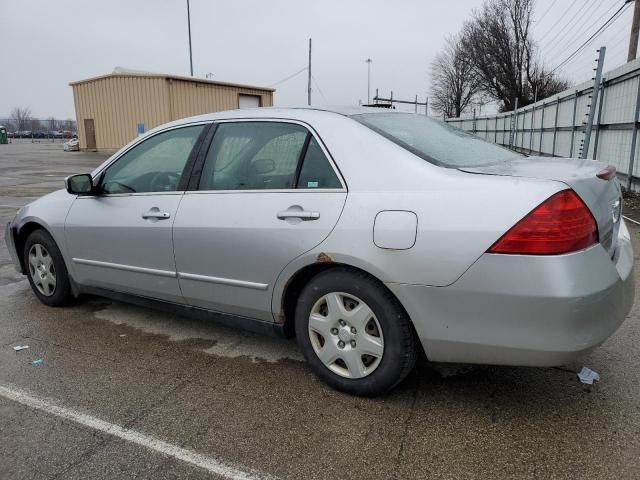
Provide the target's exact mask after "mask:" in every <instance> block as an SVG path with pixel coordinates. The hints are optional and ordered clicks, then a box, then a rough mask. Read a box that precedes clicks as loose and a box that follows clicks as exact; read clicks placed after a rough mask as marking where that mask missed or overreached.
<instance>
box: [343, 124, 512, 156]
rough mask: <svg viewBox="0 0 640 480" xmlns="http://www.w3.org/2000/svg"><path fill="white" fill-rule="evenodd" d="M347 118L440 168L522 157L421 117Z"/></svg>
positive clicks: (456, 129)
mask: <svg viewBox="0 0 640 480" xmlns="http://www.w3.org/2000/svg"><path fill="white" fill-rule="evenodd" d="M351 118H353V119H354V120H356V121H358V122H360V123H362V124H363V125H365V126H367V127H369V128H370V129H372V130H374V131H375V132H377V133H379V134H380V135H382V136H384V137H386V138H388V139H389V140H391V141H392V142H394V143H396V144H398V145H400V146H401V147H402V148H405V149H407V150H409V151H410V152H412V153H414V154H416V155H418V156H419V157H421V158H424V159H425V160H427V161H428V162H431V163H434V164H436V165H441V166H444V167H450V168H459V167H477V166H481V165H487V164H491V163H499V162H504V161H507V160H513V159H516V158H522V157H523V156H524V155H522V154H520V153H517V152H514V151H512V150H509V149H507V148H504V147H501V146H499V145H496V144H495V143H490V142H487V141H486V140H482V139H480V138H478V137H476V136H475V135H472V134H470V133H466V132H464V131H462V130H460V129H458V128H454V127H450V126H449V125H447V124H446V123H444V122H442V121H440V120H434V119H432V118H429V117H426V116H424V115H419V114H413V113H362V114H357V115H352V116H351Z"/></svg>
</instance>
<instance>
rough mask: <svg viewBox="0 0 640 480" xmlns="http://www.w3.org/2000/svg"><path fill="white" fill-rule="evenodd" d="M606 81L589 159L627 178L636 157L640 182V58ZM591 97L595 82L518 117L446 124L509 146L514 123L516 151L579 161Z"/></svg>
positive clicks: (499, 116) (635, 170) (635, 174)
mask: <svg viewBox="0 0 640 480" xmlns="http://www.w3.org/2000/svg"><path fill="white" fill-rule="evenodd" d="M603 78H604V82H603V87H602V88H601V92H600V93H601V94H600V98H599V100H598V104H597V105H596V110H595V111H596V116H595V119H594V130H593V133H592V135H591V142H590V145H589V152H588V155H587V158H591V159H597V160H600V161H602V162H605V163H609V164H612V165H615V166H616V168H617V169H618V172H620V173H622V174H623V175H628V174H629V164H630V163H631V160H632V158H633V172H631V173H632V177H639V176H640V160H639V153H640V145H638V144H640V141H637V142H636V149H635V150H636V151H635V152H634V155H633V157H632V155H631V144H632V141H633V138H634V137H637V135H638V126H639V124H638V119H637V118H634V114H635V110H636V105H637V104H638V102H640V88H639V85H638V83H639V82H640V59H636V60H634V61H632V62H629V63H627V64H625V65H623V66H621V67H619V68H616V69H614V70H611V71H609V72H606V73H604V74H603ZM592 95H593V83H592V82H585V83H583V84H580V85H577V86H576V87H573V88H572V89H570V90H565V91H564V92H561V93H559V94H557V95H554V96H552V97H549V98H545V99H544V100H542V101H539V102H537V103H536V104H533V105H528V106H526V107H525V108H522V109H519V110H518V112H517V113H516V114H515V115H514V113H513V112H508V113H500V114H497V115H488V116H483V117H477V118H475V119H474V118H473V117H471V118H449V119H446V122H447V123H449V125H452V126H455V127H458V128H461V129H463V130H466V131H470V132H473V133H475V134H476V135H478V136H480V137H482V138H485V139H486V140H489V141H491V142H496V143H499V144H502V145H509V136H510V130H511V124H512V122H515V132H514V143H513V145H514V146H515V147H516V148H517V149H519V150H522V151H524V152H526V153H529V152H530V153H533V154H543V155H553V156H560V157H570V156H572V157H577V156H578V154H579V151H580V144H581V141H582V140H583V138H584V123H583V122H585V121H586V119H587V117H586V115H585V114H586V112H587V106H588V105H589V104H590V102H591V96H592ZM532 121H533V124H532ZM633 179H634V181H636V180H637V179H636V178H633Z"/></svg>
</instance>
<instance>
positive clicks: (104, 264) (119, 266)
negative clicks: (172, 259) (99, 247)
mask: <svg viewBox="0 0 640 480" xmlns="http://www.w3.org/2000/svg"><path fill="white" fill-rule="evenodd" d="M72 260H73V263H77V264H78V265H88V266H91V267H102V268H112V269H114V270H124V271H126V272H135V273H146V274H148V275H157V276H159V277H170V278H177V276H178V274H177V273H176V272H171V271H169V270H156V269H155V268H145V267H135V266H133V265H122V264H121V263H111V262H100V261H98V260H87V259H85V258H72Z"/></svg>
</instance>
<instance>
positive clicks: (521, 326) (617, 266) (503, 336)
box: [388, 223, 635, 366]
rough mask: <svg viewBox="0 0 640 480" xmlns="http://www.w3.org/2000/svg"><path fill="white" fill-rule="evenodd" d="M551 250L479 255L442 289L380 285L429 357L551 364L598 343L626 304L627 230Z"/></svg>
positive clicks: (629, 277) (629, 274) (629, 272)
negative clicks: (606, 243) (609, 238)
mask: <svg viewBox="0 0 640 480" xmlns="http://www.w3.org/2000/svg"><path fill="white" fill-rule="evenodd" d="M617 242H618V245H617V249H616V252H615V255H614V257H613V258H611V257H610V256H609V255H608V254H607V252H606V251H605V250H604V248H603V247H602V246H601V245H599V244H598V245H595V246H593V247H591V248H589V249H587V250H584V251H581V252H577V253H572V254H568V255H558V256H526V255H496V254H485V255H483V256H482V257H480V258H479V259H478V261H476V262H475V263H474V264H473V265H472V266H471V267H470V268H469V269H468V270H467V271H466V272H465V274H464V275H462V277H461V278H460V279H459V280H458V281H456V282H455V283H454V284H452V285H450V286H448V287H426V286H418V285H406V284H388V286H389V288H390V289H391V290H392V291H393V293H394V294H395V295H396V296H397V297H398V299H399V300H400V301H401V302H402V304H403V305H404V306H405V308H406V309H407V311H408V313H409V315H410V317H411V318H412V320H413V323H414V325H415V327H416V331H417V332H418V336H419V337H420V339H421V341H422V344H423V346H424V349H425V352H426V354H427V356H428V358H429V359H430V360H432V361H439V362H456V363H482V364H498V365H528V366H551V365H560V364H563V363H567V362H569V361H571V360H573V359H575V358H576V357H578V356H580V355H581V354H584V353H586V352H588V351H590V350H591V349H593V348H595V347H596V346H598V345H599V344H600V343H602V342H603V341H604V340H606V339H607V338H608V337H610V336H611V335H612V334H613V333H614V332H615V331H616V330H617V329H618V327H619V326H620V325H621V324H622V322H623V321H624V319H625V318H626V317H627V315H628V313H629V311H630V310H631V307H632V306H633V301H634V295H635V285H634V275H633V249H632V246H631V239H630V237H629V232H628V230H627V228H626V226H625V225H624V223H623V224H622V225H621V226H620V232H619V234H618V238H617Z"/></svg>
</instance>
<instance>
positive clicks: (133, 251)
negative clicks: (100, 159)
mask: <svg viewBox="0 0 640 480" xmlns="http://www.w3.org/2000/svg"><path fill="white" fill-rule="evenodd" d="M208 127H209V126H208V125H205V124H200V125H191V126H184V127H180V128H172V129H170V130H165V131H161V132H159V133H157V134H155V135H152V136H151V137H149V138H147V139H145V140H144V141H142V142H141V143H138V144H136V145H135V146H134V147H133V148H131V149H129V150H128V151H126V153H124V154H123V155H122V156H120V157H119V158H118V159H117V160H116V161H115V162H113V163H111V164H110V165H109V166H107V168H106V169H105V170H104V171H103V172H101V173H100V174H99V178H101V180H100V187H99V189H100V190H99V192H100V193H99V194H98V195H95V196H79V197H78V198H77V199H76V200H75V201H74V203H73V205H72V206H71V209H70V211H69V213H68V215H67V219H66V222H65V236H66V240H67V242H66V243H67V248H68V253H69V256H70V257H71V259H72V262H73V270H74V279H75V280H76V281H77V282H78V283H80V284H82V285H88V286H93V287H100V288H107V289H111V290H117V291H121V292H125V293H132V294H137V295H144V296H148V297H152V298H160V299H164V300H169V301H173V302H180V303H181V302H182V294H181V292H180V287H179V285H178V279H177V274H176V269H175V261H174V258H173V240H172V230H171V229H172V224H173V222H174V220H175V215H176V212H177V210H178V205H179V204H180V200H181V198H182V195H183V193H184V190H185V186H186V184H187V182H188V174H189V173H190V170H191V167H192V166H193V161H194V159H195V155H196V152H195V150H196V149H197V148H198V147H196V146H199V145H200V144H201V143H202V139H203V138H204V136H205V131H204V130H205V128H208Z"/></svg>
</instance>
